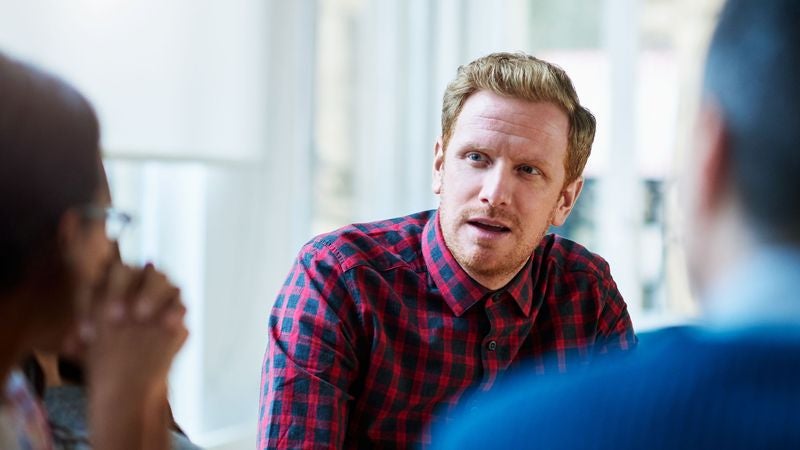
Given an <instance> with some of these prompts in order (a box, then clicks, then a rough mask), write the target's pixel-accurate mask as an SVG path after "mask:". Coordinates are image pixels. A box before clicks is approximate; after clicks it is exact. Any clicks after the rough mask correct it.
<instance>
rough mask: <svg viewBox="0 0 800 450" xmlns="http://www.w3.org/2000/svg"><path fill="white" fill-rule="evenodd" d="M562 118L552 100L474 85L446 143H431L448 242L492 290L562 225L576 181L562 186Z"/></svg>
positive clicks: (564, 122)
mask: <svg viewBox="0 0 800 450" xmlns="http://www.w3.org/2000/svg"><path fill="white" fill-rule="evenodd" d="M568 131H569V120H568V118H567V115H566V114H565V113H564V112H563V111H562V110H561V109H560V108H559V107H558V106H556V105H554V104H552V103H544V102H535V103H534V102H529V101H525V100H520V99H513V98H506V97H502V96H499V95H497V94H494V93H492V92H489V91H478V92H476V93H474V94H472V95H471V96H470V97H469V98H468V99H467V100H466V102H465V103H464V107H463V108H462V110H461V113H460V115H459V116H458V119H457V121H456V125H455V128H454V130H453V134H452V136H451V138H450V142H449V143H448V146H447V149H446V151H445V149H444V148H443V147H442V142H441V140H440V141H439V142H437V144H436V149H435V151H436V154H435V158H434V167H433V191H434V193H436V194H439V195H440V205H439V219H440V223H441V227H442V233H443V235H444V240H445V243H446V244H447V247H448V249H449V250H450V252H451V253H452V254H453V256H454V257H455V259H456V261H457V262H458V263H459V265H461V267H462V268H463V269H464V270H465V271H466V272H467V273H468V274H469V275H470V276H471V277H472V278H474V279H475V280H476V281H478V282H479V283H481V284H483V285H484V286H486V287H489V288H492V289H497V288H500V287H502V286H503V285H505V284H506V283H507V282H508V281H510V279H511V278H513V276H514V275H515V274H516V273H517V272H518V271H519V270H520V269H521V268H522V266H523V265H525V263H526V262H527V260H528V258H529V257H530V255H531V253H532V252H533V250H534V249H535V248H536V246H537V245H538V244H539V241H540V240H541V238H542V237H543V236H544V234H545V233H546V232H547V229H548V227H549V226H550V225H555V226H558V225H561V224H563V223H564V221H565V220H566V218H567V216H568V215H569V212H570V210H571V209H572V207H573V205H574V204H575V200H576V199H577V197H578V194H579V193H580V189H581V187H582V185H583V181H582V179H578V180H575V181H573V182H572V183H570V184H569V185H567V186H565V185H564V181H565V178H566V171H565V168H564V161H565V159H566V156H567V142H568Z"/></svg>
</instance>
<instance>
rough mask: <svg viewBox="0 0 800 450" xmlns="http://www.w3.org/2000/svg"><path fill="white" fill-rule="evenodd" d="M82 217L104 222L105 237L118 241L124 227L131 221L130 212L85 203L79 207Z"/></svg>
mask: <svg viewBox="0 0 800 450" xmlns="http://www.w3.org/2000/svg"><path fill="white" fill-rule="evenodd" d="M81 213H82V214H83V217H85V218H87V219H92V220H102V221H104V222H105V229H106V237H107V238H108V240H110V241H118V240H119V238H120V236H121V235H122V232H123V231H124V230H125V228H126V227H127V226H128V225H129V224H130V223H131V222H132V221H133V217H131V215H130V214H127V213H124V212H122V211H119V210H117V209H114V208H112V207H105V206H97V205H87V206H85V207H83V208H82V209H81Z"/></svg>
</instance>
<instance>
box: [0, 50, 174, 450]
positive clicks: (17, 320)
mask: <svg viewBox="0 0 800 450" xmlns="http://www.w3.org/2000/svg"><path fill="white" fill-rule="evenodd" d="M100 167H101V161H100V150H99V126H98V122H97V118H96V116H95V113H94V111H93V109H92V107H91V106H90V105H89V103H88V102H87V101H86V99H84V98H83V96H81V95H80V94H79V93H78V92H77V91H76V90H75V89H73V88H72V87H70V86H69V85H67V84H66V83H64V82H63V81H61V80H59V79H57V78H55V77H54V76H52V75H50V74H47V73H45V72H42V71H40V70H38V69H36V68H33V67H31V66H29V65H26V64H23V63H21V62H18V61H16V60H13V59H11V58H8V57H6V56H4V55H2V54H0V210H2V211H3V213H2V214H1V215H0V255H2V257H1V258H0V321H2V323H1V324H0V383H2V384H3V386H4V389H3V394H2V397H0V446H1V447H2V448H3V449H18V448H19V449H49V448H52V441H51V438H50V436H49V430H48V427H47V423H46V421H45V419H44V413H43V412H42V410H41V405H40V404H38V402H36V401H35V399H33V397H32V395H31V393H30V391H29V389H28V387H27V384H26V383H25V382H24V379H23V377H22V376H21V375H20V373H19V372H18V371H16V370H15V369H14V368H15V367H16V366H17V364H18V363H19V362H20V360H21V358H22V357H23V356H24V355H26V354H30V353H31V352H32V351H33V349H36V348H38V349H57V348H58V347H59V346H60V345H61V344H62V343H63V340H64V337H65V335H66V333H67V331H68V330H70V329H73V328H74V327H76V326H79V328H80V330H81V337H82V339H83V340H84V343H85V345H86V359H85V361H86V366H85V367H86V376H87V380H88V391H89V395H90V398H89V405H88V409H89V422H90V424H91V427H92V430H93V435H92V439H93V447H94V448H96V449H114V450H120V449H143V448H148V449H164V448H168V446H169V441H168V435H167V424H166V419H167V416H166V409H165V407H166V393H167V391H166V377H167V372H168V370H169V367H170V364H171V362H172V359H173V357H174V355H175V353H176V352H177V351H178V349H179V348H180V347H181V345H182V344H183V342H184V341H185V339H186V336H187V331H186V328H185V327H184V325H183V316H184V314H185V308H184V307H183V305H182V303H181V301H180V295H179V290H178V289H177V288H175V287H174V286H173V285H172V284H171V283H169V281H168V280H167V278H166V277H165V276H164V275H163V274H161V273H159V272H158V271H156V270H155V269H153V268H152V267H151V266H147V267H145V268H142V269H136V268H130V267H126V266H124V265H122V264H120V263H118V262H114V261H113V260H112V258H111V255H112V247H111V242H110V241H109V239H108V237H107V236H106V229H105V226H106V225H107V224H108V223H107V220H108V219H109V218H111V217H113V216H114V215H113V211H111V210H110V209H109V208H108V200H107V195H105V193H104V190H103V188H102V180H101V176H102V175H101V174H102V171H101V170H99V168H100Z"/></svg>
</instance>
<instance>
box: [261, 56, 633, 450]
mask: <svg viewBox="0 0 800 450" xmlns="http://www.w3.org/2000/svg"><path fill="white" fill-rule="evenodd" d="M594 131H595V121H594V117H593V116H592V115H591V114H590V113H589V111H587V110H586V109H585V108H583V107H582V106H581V105H580V104H579V102H578V98H577V95H576V94H575V90H574V88H573V87H572V83H571V81H570V80H569V78H568V77H567V75H566V74H565V73H564V71H563V70H561V69H559V68H557V67H555V66H553V65H551V64H549V63H547V62H544V61H541V60H538V59H536V58H533V57H531V56H527V55H522V54H506V53H500V54H492V55H488V56H486V57H483V58H480V59H478V60H476V61H474V62H472V63H470V64H468V65H466V66H464V67H461V68H460V69H459V71H458V75H457V76H456V79H455V80H454V81H453V82H451V83H450V85H449V86H448V87H447V90H446V92H445V94H444V104H443V108H442V135H441V137H440V138H439V139H438V140H437V142H436V144H435V148H434V151H435V153H434V162H433V190H434V192H435V193H437V194H439V196H440V199H441V202H440V206H439V209H438V211H429V212H422V213H418V214H414V215H411V216H407V217H401V218H396V219H391V220H387V221H383V222H376V223H369V224H356V225H352V226H349V227H345V228H343V229H340V230H337V231H335V232H333V233H330V234H326V235H322V236H319V237H317V238H315V239H314V240H312V241H311V242H310V243H308V244H307V245H306V246H305V247H304V248H303V249H302V250H301V252H300V255H299V257H298V259H297V262H296V263H295V266H294V268H293V269H292V271H291V273H290V275H289V277H288V279H287V281H286V284H285V285H284V287H283V289H282V290H281V292H280V294H279V296H278V298H277V300H276V302H275V306H274V310H273V313H272V316H271V318H270V323H269V327H270V339H269V344H268V348H267V352H266V357H265V362H264V374H263V386H262V390H263V394H262V401H261V412H260V414H261V421H260V432H259V447H260V448H299V447H306V448H308V447H314V448H317V447H319V448H342V447H346V448H355V447H363V448H373V447H374V448H378V447H381V448H407V447H412V446H418V445H420V444H425V443H428V442H429V441H430V436H429V433H428V432H427V431H426V427H427V425H428V424H429V422H430V421H431V420H432V419H433V418H434V416H435V415H439V413H438V411H442V412H441V414H443V415H446V414H447V409H448V408H447V406H448V405H452V404H453V403H455V402H456V400H458V398H459V397H460V396H461V395H462V394H463V393H464V392H465V391H466V390H467V389H469V388H472V387H478V388H483V389H485V388H488V387H489V386H491V385H492V384H493V383H494V381H495V380H496V379H497V377H498V376H499V375H500V374H501V373H503V372H504V371H506V370H507V369H509V367H511V366H512V365H516V363H518V362H520V361H531V363H532V364H534V365H535V366H536V368H537V370H538V371H539V372H542V373H549V372H553V371H564V370H566V369H568V368H569V367H571V366H572V365H574V364H577V365H580V364H582V363H585V362H586V361H588V360H589V359H590V358H591V357H592V356H593V355H594V354H597V353H606V352H608V351H610V350H616V349H628V348H630V347H631V346H633V345H634V343H635V339H636V338H635V336H634V334H633V330H632V327H631V322H630V318H629V317H628V313H627V309H626V306H625V303H624V302H623V300H622V297H621V296H620V294H619V292H617V288H616V285H615V283H614V281H613V280H612V278H611V275H610V273H609V269H608V265H607V264H606V263H605V261H603V260H602V259H601V258H599V257H598V256H596V255H594V254H592V253H590V252H588V251H587V250H586V249H584V248H583V247H581V246H580V245H578V244H576V243H574V242H570V241H568V240H566V239H562V238H560V237H557V236H553V235H549V236H545V233H546V231H547V229H548V227H549V226H550V225H561V224H562V223H564V221H565V220H566V219H567V216H568V215H569V213H570V211H571V210H572V208H573V206H574V205H575V201H576V200H577V198H578V195H579V194H580V191H581V187H582V186H583V179H582V178H581V173H582V171H583V167H584V165H585V164H586V159H587V158H588V156H589V152H590V149H591V144H592V141H593V139H594ZM550 352H554V353H555V354H556V359H555V362H553V363H552V364H551V363H549V360H548V359H545V358H544V355H546V354H548V353H550Z"/></svg>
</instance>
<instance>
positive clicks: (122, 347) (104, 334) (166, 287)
mask: <svg viewBox="0 0 800 450" xmlns="http://www.w3.org/2000/svg"><path fill="white" fill-rule="evenodd" d="M185 313H186V308H185V307H184V306H183V303H182V302H181V298H180V290H179V289H178V288H177V287H175V286H174V285H173V284H172V283H171V282H170V281H169V280H168V279H167V277H166V276H165V275H164V274H163V273H161V272H159V271H157V270H156V269H155V268H154V267H153V266H152V265H151V264H148V265H146V266H145V267H144V268H142V269H134V268H131V267H128V266H125V265H123V264H121V263H114V264H112V266H111V267H110V268H109V271H108V276H107V278H106V280H105V281H104V282H103V283H102V284H101V286H99V287H98V289H97V292H96V294H95V300H94V302H93V307H92V312H91V314H90V318H89V320H88V321H87V322H84V324H83V326H82V328H81V330H82V332H81V335H82V338H83V340H84V341H85V344H86V346H87V347H86V348H87V353H86V361H85V363H86V369H87V375H88V377H89V380H90V383H91V384H95V383H99V384H101V385H120V384H121V385H125V386H127V389H129V390H130V389H131V388H134V387H141V388H146V387H147V386H151V387H152V386H154V385H155V384H158V383H162V382H163V383H165V382H166V377H167V374H168V372H169V368H170V366H171V364H172V360H173V358H174V357H175V354H176V353H177V352H178V350H179V349H180V348H181V346H182V345H183V343H184V342H185V341H186V338H187V336H188V331H187V329H186V327H185V325H184V322H183V318H184V315H185Z"/></svg>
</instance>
